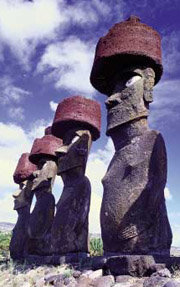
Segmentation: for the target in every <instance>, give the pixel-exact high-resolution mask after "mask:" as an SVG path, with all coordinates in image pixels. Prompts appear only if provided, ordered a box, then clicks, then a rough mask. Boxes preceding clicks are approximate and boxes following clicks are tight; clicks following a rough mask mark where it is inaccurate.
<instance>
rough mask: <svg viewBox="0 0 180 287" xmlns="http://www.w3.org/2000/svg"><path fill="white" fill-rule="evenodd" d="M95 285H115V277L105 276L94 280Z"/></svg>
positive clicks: (97, 286)
mask: <svg viewBox="0 0 180 287" xmlns="http://www.w3.org/2000/svg"><path fill="white" fill-rule="evenodd" d="M93 285H94V287H111V286H113V285H114V277H113V276H111V275H108V276H103V277H100V278H98V279H95V280H94V281H93Z"/></svg>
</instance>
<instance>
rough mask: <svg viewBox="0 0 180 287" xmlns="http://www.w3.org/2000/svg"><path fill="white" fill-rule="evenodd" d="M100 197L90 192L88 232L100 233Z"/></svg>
mask: <svg viewBox="0 0 180 287" xmlns="http://www.w3.org/2000/svg"><path fill="white" fill-rule="evenodd" d="M101 202H102V197H101V196H100V195H98V194H97V193H95V192H93V191H92V192H91V206H90V212H89V232H90V233H101V227H100V210H101Z"/></svg>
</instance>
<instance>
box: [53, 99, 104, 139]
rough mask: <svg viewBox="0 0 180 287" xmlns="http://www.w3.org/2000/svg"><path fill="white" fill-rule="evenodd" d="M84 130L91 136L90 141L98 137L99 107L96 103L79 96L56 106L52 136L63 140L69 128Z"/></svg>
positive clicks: (99, 127) (99, 123) (99, 125)
mask: <svg viewBox="0 0 180 287" xmlns="http://www.w3.org/2000/svg"><path fill="white" fill-rule="evenodd" d="M76 127H79V128H86V129H88V130H89V131H90V132H91V134H92V139H93V140H97V139H98V138H99V137H100V129H101V107H100V104H99V103H98V102H97V101H94V100H91V99H87V98H84V97H81V96H72V97H69V98H66V99H64V100H63V101H62V102H60V103H59V104H58V107H57V109H56V113H55V116H54V121H53V124H52V129H51V130H52V134H53V135H55V136H57V137H59V138H63V137H64V134H65V133H66V132H67V131H68V130H69V129H71V128H76Z"/></svg>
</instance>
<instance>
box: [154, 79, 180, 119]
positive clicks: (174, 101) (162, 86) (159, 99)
mask: <svg viewBox="0 0 180 287" xmlns="http://www.w3.org/2000/svg"><path fill="white" fill-rule="evenodd" d="M179 87H180V80H166V81H162V82H160V83H159V84H158V85H157V86H156V87H155V88H154V102H153V103H152V104H151V108H152V110H151V112H150V117H149V120H150V123H153V124H154V123H156V122H162V124H164V123H167V121H168V123H170V122H173V121H177V120H178V119H179V117H180V116H179V111H178V110H177V108H179V107H180V97H179Z"/></svg>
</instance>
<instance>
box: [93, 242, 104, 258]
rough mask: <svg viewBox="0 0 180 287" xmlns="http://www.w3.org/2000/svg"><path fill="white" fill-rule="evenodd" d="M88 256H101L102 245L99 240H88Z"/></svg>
mask: <svg viewBox="0 0 180 287" xmlns="http://www.w3.org/2000/svg"><path fill="white" fill-rule="evenodd" d="M90 255H91V256H101V255H103V243H102V239H101V238H91V239H90Z"/></svg>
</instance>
